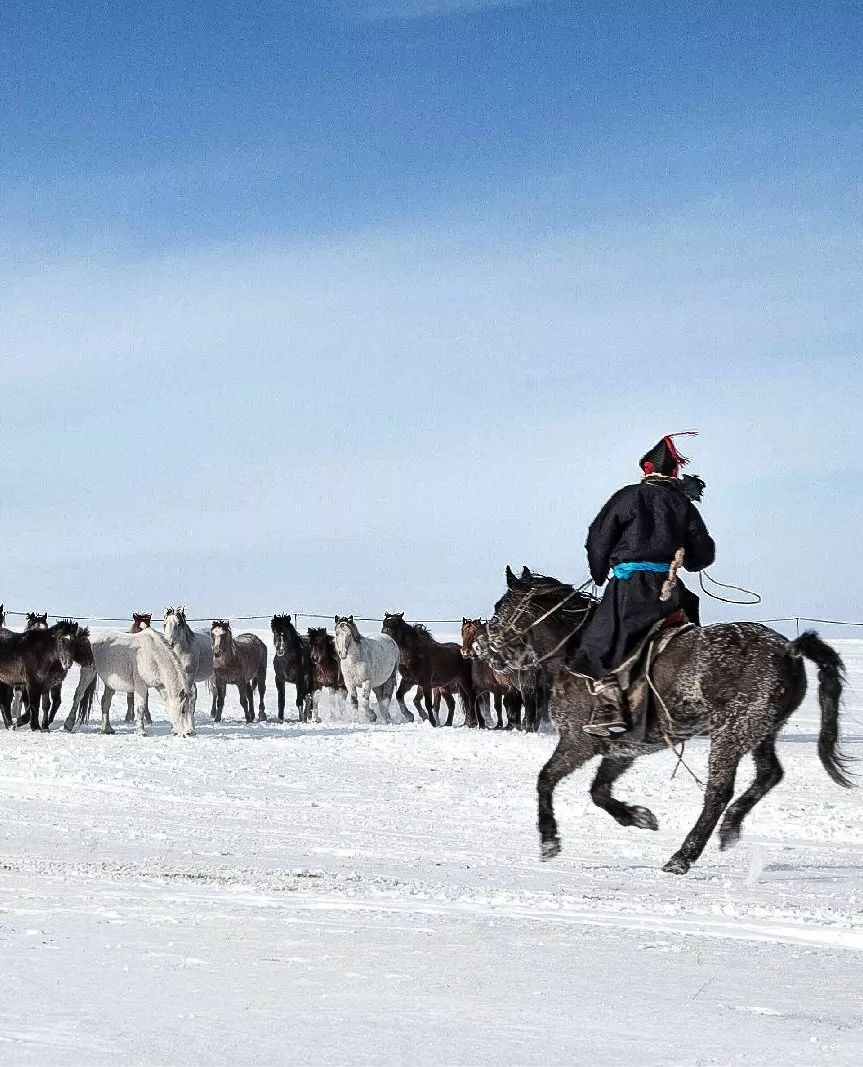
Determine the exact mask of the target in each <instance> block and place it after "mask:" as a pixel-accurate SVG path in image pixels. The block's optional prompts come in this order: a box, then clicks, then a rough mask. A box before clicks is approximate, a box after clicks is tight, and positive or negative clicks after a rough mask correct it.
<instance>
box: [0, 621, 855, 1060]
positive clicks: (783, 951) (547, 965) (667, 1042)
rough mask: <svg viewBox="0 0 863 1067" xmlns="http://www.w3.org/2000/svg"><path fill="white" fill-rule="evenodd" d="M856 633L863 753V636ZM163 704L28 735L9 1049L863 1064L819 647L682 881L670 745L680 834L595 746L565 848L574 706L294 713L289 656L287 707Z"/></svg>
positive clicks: (572, 783) (17, 756)
mask: <svg viewBox="0 0 863 1067" xmlns="http://www.w3.org/2000/svg"><path fill="white" fill-rule="evenodd" d="M261 636H262V637H268V635H267V634H265V633H263V632H261ZM825 636H826V637H827V639H828V640H831V638H830V635H829V633H828V634H825ZM832 643H834V644H835V645H836V647H837V648H839V649H840V651H841V653H842V654H843V656H844V657H845V658H846V663H847V666H848V669H849V682H850V685H849V689H848V691H847V695H846V702H845V710H844V715H843V726H844V732H845V742H844V743H845V747H846V749H847V751H849V752H850V753H852V754H855V755H857V756H863V698H861V692H863V642H852V641H833V642H832ZM76 680H77V668H76V669H74V670H73V672H72V673H71V675H70V679H69V681H68V682H67V685H66V687H65V689H64V709H63V710H61V713H60V715H59V716H58V719H57V726H59V724H60V723H61V722H62V719H63V717H64V715H65V709H66V708H68V703H69V700H70V697H71V689H72V686H74V684H75V681H76ZM151 706H152V709H153V712H154V719H155V722H154V725H153V727H152V729H151V733H150V736H148V737H146V738H139V737H136V736H135V735H134V734H133V733H132V728H131V727H130V726H126V725H125V724H124V723H123V712H124V709H125V701H124V699H123V698H122V697H121V696H118V697H117V698H115V704H114V716H113V718H114V724H115V727H116V728H117V731H118V732H117V735H116V736H113V737H103V736H101V735H100V734H99V733H98V724H97V718H98V716H97V715H96V714H94V717H93V721H92V723H91V725H90V726H88V727H85V728H83V729H81V730H79V731H78V732H77V733H75V734H73V735H70V734H67V733H65V732H64V731H63V730H62V729H57V728H55V729H54V731H53V732H52V733H51V734H50V735H47V736H45V735H40V734H35V735H34V734H31V732H30V731H29V730H21V731H17V732H7V733H3V734H0V803H2V810H3V813H4V818H3V823H2V827H3V828H2V849H0V877H2V886H3V892H2V894H0V951H2V959H3V974H4V979H5V983H4V984H5V996H4V997H3V998H2V1000H0V1063H4V1064H5V1063H8V1064H21V1065H26V1064H94V1065H95V1064H100V1065H101V1064H175V1063H176V1064H179V1063H182V1064H187V1065H188V1064H242V1063H252V1062H254V1063H256V1064H276V1063H303V1064H318V1063H320V1064H402V1063H411V1064H433V1063H434V1064H437V1063H453V1064H456V1063H458V1064H462V1063H464V1064H467V1063H470V1064H510V1063H519V1064H568V1063H588V1064H634V1063H640V1064H729V1063H737V1062H747V1063H785V1064H788V1063H794V1064H852V1063H853V1064H860V1063H863V795H861V792H860V791H859V790H854V791H845V790H841V789H839V788H838V787H836V786H835V785H833V783H832V782H831V781H830V780H829V779H828V778H827V775H826V774H825V773H824V771H823V769H822V768H821V766H820V764H819V762H818V759H817V755H816V746H815V738H816V736H817V729H818V712H817V704H816V703H815V701H814V677H813V675H812V674H811V673H810V693H809V695H808V697H807V700H806V703H805V705H804V706H803V708H802V709H801V710H800V711H799V712H798V714H797V715H795V717H794V718H793V720H792V721H791V722H790V723H789V725H788V726H787V727H786V729H785V731H784V734H783V736H782V740H781V745H780V748H779V753H780V759H781V760H782V763H783V765H784V767H785V771H786V777H785V780H784V781H783V782H782V783H781V784H780V786H779V787H778V788H777V789H776V790H775V791H774V792H773V793H772V794H771V795H770V796H769V797H768V798H767V799H766V800H764V801H763V802H762V803H761V804H760V805H758V806H757V807H756V808H755V810H754V812H753V813H752V815H751V816H750V818H749V819H748V820H747V823H746V825H745V829H744V836H743V839H742V842H741V844H740V846H739V847H738V848H737V849H736V850H734V851H732V852H729V853H720V852H719V851H718V848H717V845H716V842H715V841H712V842H711V843H710V844H709V845H708V848H707V850H706V851H705V853H704V855H703V857H702V859H701V861H700V862H699V863H698V864H697V865H696V866H695V867H694V868H693V870H692V871H691V872H690V874H689V875H687V876H686V877H684V878H679V877H675V876H671V875H667V874H664V873H663V872H662V870H661V866H662V863H663V862H664V861H665V860H666V859H667V858H668V857H669V856H670V855H671V853H672V852H674V850H675V849H676V848H677V846H678V845H679V843H680V842H681V840H682V838H683V837H684V836H685V834H686V832H687V830H688V829H689V828H690V826H691V825H692V823H693V822H694V820H695V818H696V815H697V812H698V810H699V805H700V789H699V788H698V787H697V786H696V784H695V783H694V782H693V781H692V780H691V779H690V777H689V776H688V774H687V773H686V772H685V771H682V770H681V771H679V772H678V773H677V775H676V776H675V777H674V778H673V779H672V777H671V775H672V771H673V770H674V764H675V761H674V758H673V757H672V756H671V755H670V754H661V755H657V756H654V757H652V758H649V759H645V760H642V761H641V762H640V764H637V765H636V767H635V768H634V769H633V771H632V772H630V773H629V774H628V775H627V776H626V777H624V778H623V779H622V780H621V781H620V782H619V784H618V786H617V793H618V795H619V796H621V797H623V798H625V799H628V800H631V801H634V802H642V803H646V804H647V805H649V806H650V807H651V808H652V809H653V811H654V812H655V813H656V815H657V816H658V817H659V820H660V829H659V831H658V832H657V833H650V832H645V831H639V830H636V829H624V828H622V827H620V826H618V825H617V824H616V823H615V822H613V821H612V819H611V818H610V817H609V816H608V815H607V814H605V813H604V812H601V811H600V810H599V809H597V808H595V807H594V806H593V805H592V804H591V802H590V799H589V796H588V792H587V788H588V783H589V780H590V777H591V775H592V773H593V769H594V766H595V765H592V766H591V767H589V768H587V769H585V770H583V771H582V772H580V773H578V774H576V775H573V776H572V777H571V778H569V779H567V780H566V781H565V782H564V783H562V785H561V786H559V787H558V790H557V794H556V801H557V814H558V821H559V824H560V830H561V835H562V839H563V846H564V851H563V853H562V855H561V856H560V857H558V858H557V859H556V860H555V861H553V862H551V863H547V864H545V863H541V862H540V861H539V858H538V847H537V836H536V829H535V821H536V810H535V807H536V805H535V782H536V775H537V772H538V771H539V769H540V767H541V766H542V764H543V762H544V761H545V759H547V757H548V755H549V754H550V753H551V751H552V749H553V747H554V744H555V737H554V735H553V734H552V733H550V732H548V733H542V734H539V735H535V736H522V735H518V734H508V733H496V732H485V733H480V732H477V731H469V730H465V729H453V730H446V729H441V730H433V729H431V728H430V727H429V726H427V725H422V724H419V723H417V724H414V725H405V724H401V725H393V726H380V725H367V724H360V723H358V722H350V721H334V715H333V714H331V713H330V712H331V709H327V708H326V707H325V708H324V709H323V718H324V722H322V723H321V724H320V725H304V726H300V725H299V724H298V723H297V722H296V713H295V709H294V707H293V704H292V703H290V702H289V705H288V716H289V718H290V719H291V720H293V721H291V722H286V723H285V724H279V723H277V722H274V721H273V719H274V718H275V708H276V701H275V688H274V686H273V683H272V672H271V671H270V674H269V677H268V694H267V710H268V713H269V714H270V715H271V720H270V721H269V722H267V723H262V724H254V725H246V724H245V722H243V721H241V720H242V716H241V713H240V710H239V704H238V702H237V699H236V691H235V690H230V691H229V696H228V701H227V703H226V718H225V721H223V722H222V723H221V724H219V725H218V726H216V725H214V724H212V723H211V722H210V718H209V711H208V708H209V698H208V695H207V693H206V691H205V690H204V691H202V692H201V695H200V697H199V701H198V734H197V736H196V737H194V738H189V739H185V740H181V739H177V738H174V737H172V736H171V735H170V732H169V729H168V725H167V722H166V721H165V719H164V717H163V714H162V710H161V707H160V705H159V702H158V700H156V699H152V701H151ZM396 717H397V716H396ZM342 718H343V717H342ZM458 721H459V720H458V719H457V722H458ZM687 761H688V762H689V764H690V765H691V766H692V768H693V769H694V770H695V771H696V772H699V773H700V772H703V771H704V768H705V763H706V743H702V742H698V743H693V744H691V745H690V746H689V747H688V749H687ZM750 775H751V762H750V761H748V760H747V761H745V762H744V764H743V765H742V766H741V773H740V776H739V778H738V792H739V791H740V789H741V788H745V785H746V784H747V782H748V780H749V778H750Z"/></svg>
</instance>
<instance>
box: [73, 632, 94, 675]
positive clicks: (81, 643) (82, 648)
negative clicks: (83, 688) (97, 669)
mask: <svg viewBox="0 0 863 1067" xmlns="http://www.w3.org/2000/svg"><path fill="white" fill-rule="evenodd" d="M72 658H73V659H74V661H75V662H76V663H79V664H80V665H81V666H82V667H92V666H93V665H94V663H95V661H94V659H93V646H92V645H91V644H90V629H89V627H87V626H79V627H78V632H77V633H76V634H75V642H74V644H73V646H72Z"/></svg>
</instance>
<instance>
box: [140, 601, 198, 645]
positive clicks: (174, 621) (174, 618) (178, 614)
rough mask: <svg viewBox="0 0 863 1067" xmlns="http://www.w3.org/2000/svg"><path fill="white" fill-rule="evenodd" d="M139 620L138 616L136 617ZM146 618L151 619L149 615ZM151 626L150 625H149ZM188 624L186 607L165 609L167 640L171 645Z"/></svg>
mask: <svg viewBox="0 0 863 1067" xmlns="http://www.w3.org/2000/svg"><path fill="white" fill-rule="evenodd" d="M135 618H136V619H137V615H136V616H135ZM144 618H146V619H149V618H150V616H149V615H145V616H144ZM147 625H149V623H148V624H147ZM186 625H187V623H186V608H185V605H182V604H181V605H180V606H179V607H177V608H172V607H167V608H165V627H164V628H165V640H166V641H167V642H168V644H169V645H173V644H174V640H175V638H176V636H177V631H178V630H182V629H183V628H184V627H185V626H186Z"/></svg>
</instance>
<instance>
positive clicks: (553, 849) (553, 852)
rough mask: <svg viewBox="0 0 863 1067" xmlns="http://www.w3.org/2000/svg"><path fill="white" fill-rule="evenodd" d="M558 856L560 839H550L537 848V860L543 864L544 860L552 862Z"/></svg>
mask: <svg viewBox="0 0 863 1067" xmlns="http://www.w3.org/2000/svg"><path fill="white" fill-rule="evenodd" d="M558 855H560V838H559V837H552V838H550V839H549V840H548V841H543V842H542V844H541V845H540V846H539V858H540V859H541V860H542V861H543V862H545V860H553V859H554V857H555V856H558Z"/></svg>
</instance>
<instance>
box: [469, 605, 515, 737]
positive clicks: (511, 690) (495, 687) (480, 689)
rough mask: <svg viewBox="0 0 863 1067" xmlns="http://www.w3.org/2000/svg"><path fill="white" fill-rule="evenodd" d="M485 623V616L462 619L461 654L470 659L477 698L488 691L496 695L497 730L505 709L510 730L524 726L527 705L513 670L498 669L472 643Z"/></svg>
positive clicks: (500, 726) (493, 695)
mask: <svg viewBox="0 0 863 1067" xmlns="http://www.w3.org/2000/svg"><path fill="white" fill-rule="evenodd" d="M485 626H486V624H485V623H484V622H483V620H482V619H465V618H462V620H461V650H462V655H463V656H465V657H466V658H467V659H468V660H470V665H471V675H472V677H473V685H474V689H475V690H476V693H477V699H479V697H480V696H481V695H482V694H483V693H488V694H489V695H490V696H491V697H493V698H494V710H495V714H496V715H497V726H496V727H495V729H497V730H501V729H503V709H504V707H505V708H506V719H507V726H506V728H507V729H508V730H520V729H521V709H522V706H523V704H524V701H523V699H522V695H521V691H520V689H519V687H518V685H517V684H516V682H515V675H514V674H513V672H512V671H496V670H493V669H492V668H491V667H489V665H488V664H487V663H485V662H484V661H483V660H481V659H480V658H479V657H478V656H477V655H476V654H475V653H474V651H473V643H474V639H475V638H476V636H477V635H478V634H479V633H480V632H482V631H483V630H484V629H485Z"/></svg>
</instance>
